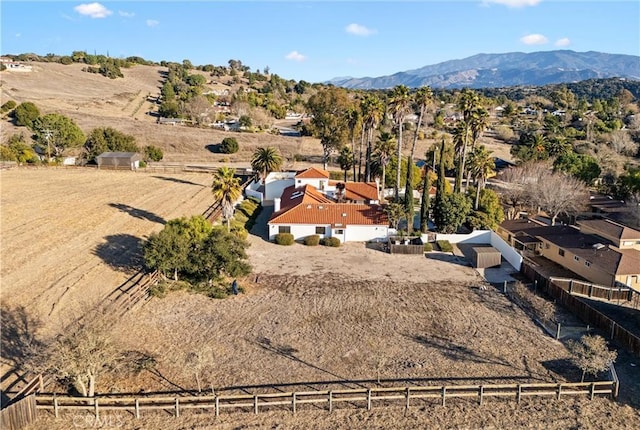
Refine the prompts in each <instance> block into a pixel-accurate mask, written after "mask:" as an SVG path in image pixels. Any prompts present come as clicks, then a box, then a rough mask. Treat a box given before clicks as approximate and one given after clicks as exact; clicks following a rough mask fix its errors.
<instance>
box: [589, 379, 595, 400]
mask: <svg viewBox="0 0 640 430" xmlns="http://www.w3.org/2000/svg"><path fill="white" fill-rule="evenodd" d="M595 395H596V384H595V382H592V383H591V393H590V395H589V399H590V400H593V397H594V396H595Z"/></svg>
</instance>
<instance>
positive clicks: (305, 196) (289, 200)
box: [279, 185, 333, 212]
mask: <svg viewBox="0 0 640 430" xmlns="http://www.w3.org/2000/svg"><path fill="white" fill-rule="evenodd" d="M301 203H307V204H308V203H333V200H331V199H330V198H328V197H326V196H325V195H324V194H322V193H320V192H319V191H318V190H317V189H316V188H315V187H313V186H312V185H304V186H301V187H298V188H296V187H295V186H294V185H291V186H290V187H287V188H285V189H284V191H283V192H282V196H281V197H280V211H279V212H283V211H285V210H288V209H291V208H292V207H294V206H297V205H299V204H301Z"/></svg>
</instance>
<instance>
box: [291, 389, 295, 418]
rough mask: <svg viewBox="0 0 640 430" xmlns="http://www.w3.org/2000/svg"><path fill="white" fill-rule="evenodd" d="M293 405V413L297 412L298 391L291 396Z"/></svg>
mask: <svg viewBox="0 0 640 430" xmlns="http://www.w3.org/2000/svg"><path fill="white" fill-rule="evenodd" d="M291 407H292V409H293V413H294V414H295V413H296V393H295V391H294V393H293V395H292V396H291Z"/></svg>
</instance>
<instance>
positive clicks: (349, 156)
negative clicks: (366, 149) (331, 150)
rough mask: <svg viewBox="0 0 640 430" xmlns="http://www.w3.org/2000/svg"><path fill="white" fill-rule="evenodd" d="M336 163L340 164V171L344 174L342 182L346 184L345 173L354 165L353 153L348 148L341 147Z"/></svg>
mask: <svg viewBox="0 0 640 430" xmlns="http://www.w3.org/2000/svg"><path fill="white" fill-rule="evenodd" d="M337 161H338V164H340V170H342V171H343V172H344V181H345V182H347V172H348V171H349V169H351V167H353V166H354V165H355V164H356V163H354V162H353V152H351V148H350V147H349V146H347V145H345V146H343V147H342V149H341V150H340V155H338V160H337Z"/></svg>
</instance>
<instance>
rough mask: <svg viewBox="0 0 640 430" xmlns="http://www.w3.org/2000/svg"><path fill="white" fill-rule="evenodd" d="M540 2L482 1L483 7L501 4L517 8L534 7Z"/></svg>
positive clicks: (522, 0) (531, 0) (524, 0)
mask: <svg viewBox="0 0 640 430" xmlns="http://www.w3.org/2000/svg"><path fill="white" fill-rule="evenodd" d="M540 2H541V0H482V4H483V5H489V4H492V3H493V4H501V5H504V6H507V7H512V8H518V7H527V6H536V5H538V4H539V3H540Z"/></svg>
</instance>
